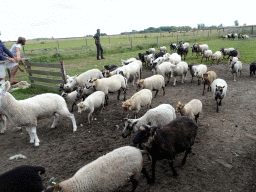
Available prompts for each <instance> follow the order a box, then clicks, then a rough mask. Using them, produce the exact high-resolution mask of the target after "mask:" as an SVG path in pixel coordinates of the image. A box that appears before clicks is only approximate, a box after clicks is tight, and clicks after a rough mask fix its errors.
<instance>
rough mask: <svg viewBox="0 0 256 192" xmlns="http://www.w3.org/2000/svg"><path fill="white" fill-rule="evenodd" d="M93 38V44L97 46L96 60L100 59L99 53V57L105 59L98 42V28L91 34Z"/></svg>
mask: <svg viewBox="0 0 256 192" xmlns="http://www.w3.org/2000/svg"><path fill="white" fill-rule="evenodd" d="M93 38H94V39H95V45H96V46H97V60H100V58H99V55H100V53H101V59H105V58H104V57H103V49H102V47H101V44H100V29H97V33H96V34H95V35H94V36H93Z"/></svg>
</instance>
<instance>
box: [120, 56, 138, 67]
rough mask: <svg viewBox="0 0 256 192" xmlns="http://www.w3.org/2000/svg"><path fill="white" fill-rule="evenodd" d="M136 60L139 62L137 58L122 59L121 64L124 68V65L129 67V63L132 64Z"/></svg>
mask: <svg viewBox="0 0 256 192" xmlns="http://www.w3.org/2000/svg"><path fill="white" fill-rule="evenodd" d="M136 60H137V58H135V57H132V58H130V59H127V60H122V59H121V63H122V66H124V65H128V64H129V63H131V62H133V61H136Z"/></svg>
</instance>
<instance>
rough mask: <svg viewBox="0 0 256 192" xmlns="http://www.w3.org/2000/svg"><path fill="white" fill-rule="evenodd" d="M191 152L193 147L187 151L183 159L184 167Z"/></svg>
mask: <svg viewBox="0 0 256 192" xmlns="http://www.w3.org/2000/svg"><path fill="white" fill-rule="evenodd" d="M190 152H191V147H190V148H189V149H187V150H186V153H185V156H184V158H183V160H182V162H181V164H182V165H185V163H186V160H187V156H188V154H190Z"/></svg>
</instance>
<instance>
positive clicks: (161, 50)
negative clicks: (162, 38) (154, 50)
mask: <svg viewBox="0 0 256 192" xmlns="http://www.w3.org/2000/svg"><path fill="white" fill-rule="evenodd" d="M158 50H160V52H163V53H166V52H167V49H166V47H165V46H162V47H158Z"/></svg>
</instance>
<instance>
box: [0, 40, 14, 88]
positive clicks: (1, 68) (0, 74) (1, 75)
mask: <svg viewBox="0 0 256 192" xmlns="http://www.w3.org/2000/svg"><path fill="white" fill-rule="evenodd" d="M4 53H5V54H7V55H8V56H9V57H6V56H4ZM15 61H16V60H15V59H14V58H13V54H12V53H11V52H10V51H9V50H8V49H7V48H6V46H5V45H4V43H3V42H2V41H1V40H0V84H2V83H3V82H4V81H5V76H6V73H5V69H6V64H7V63H11V62H15Z"/></svg>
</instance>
